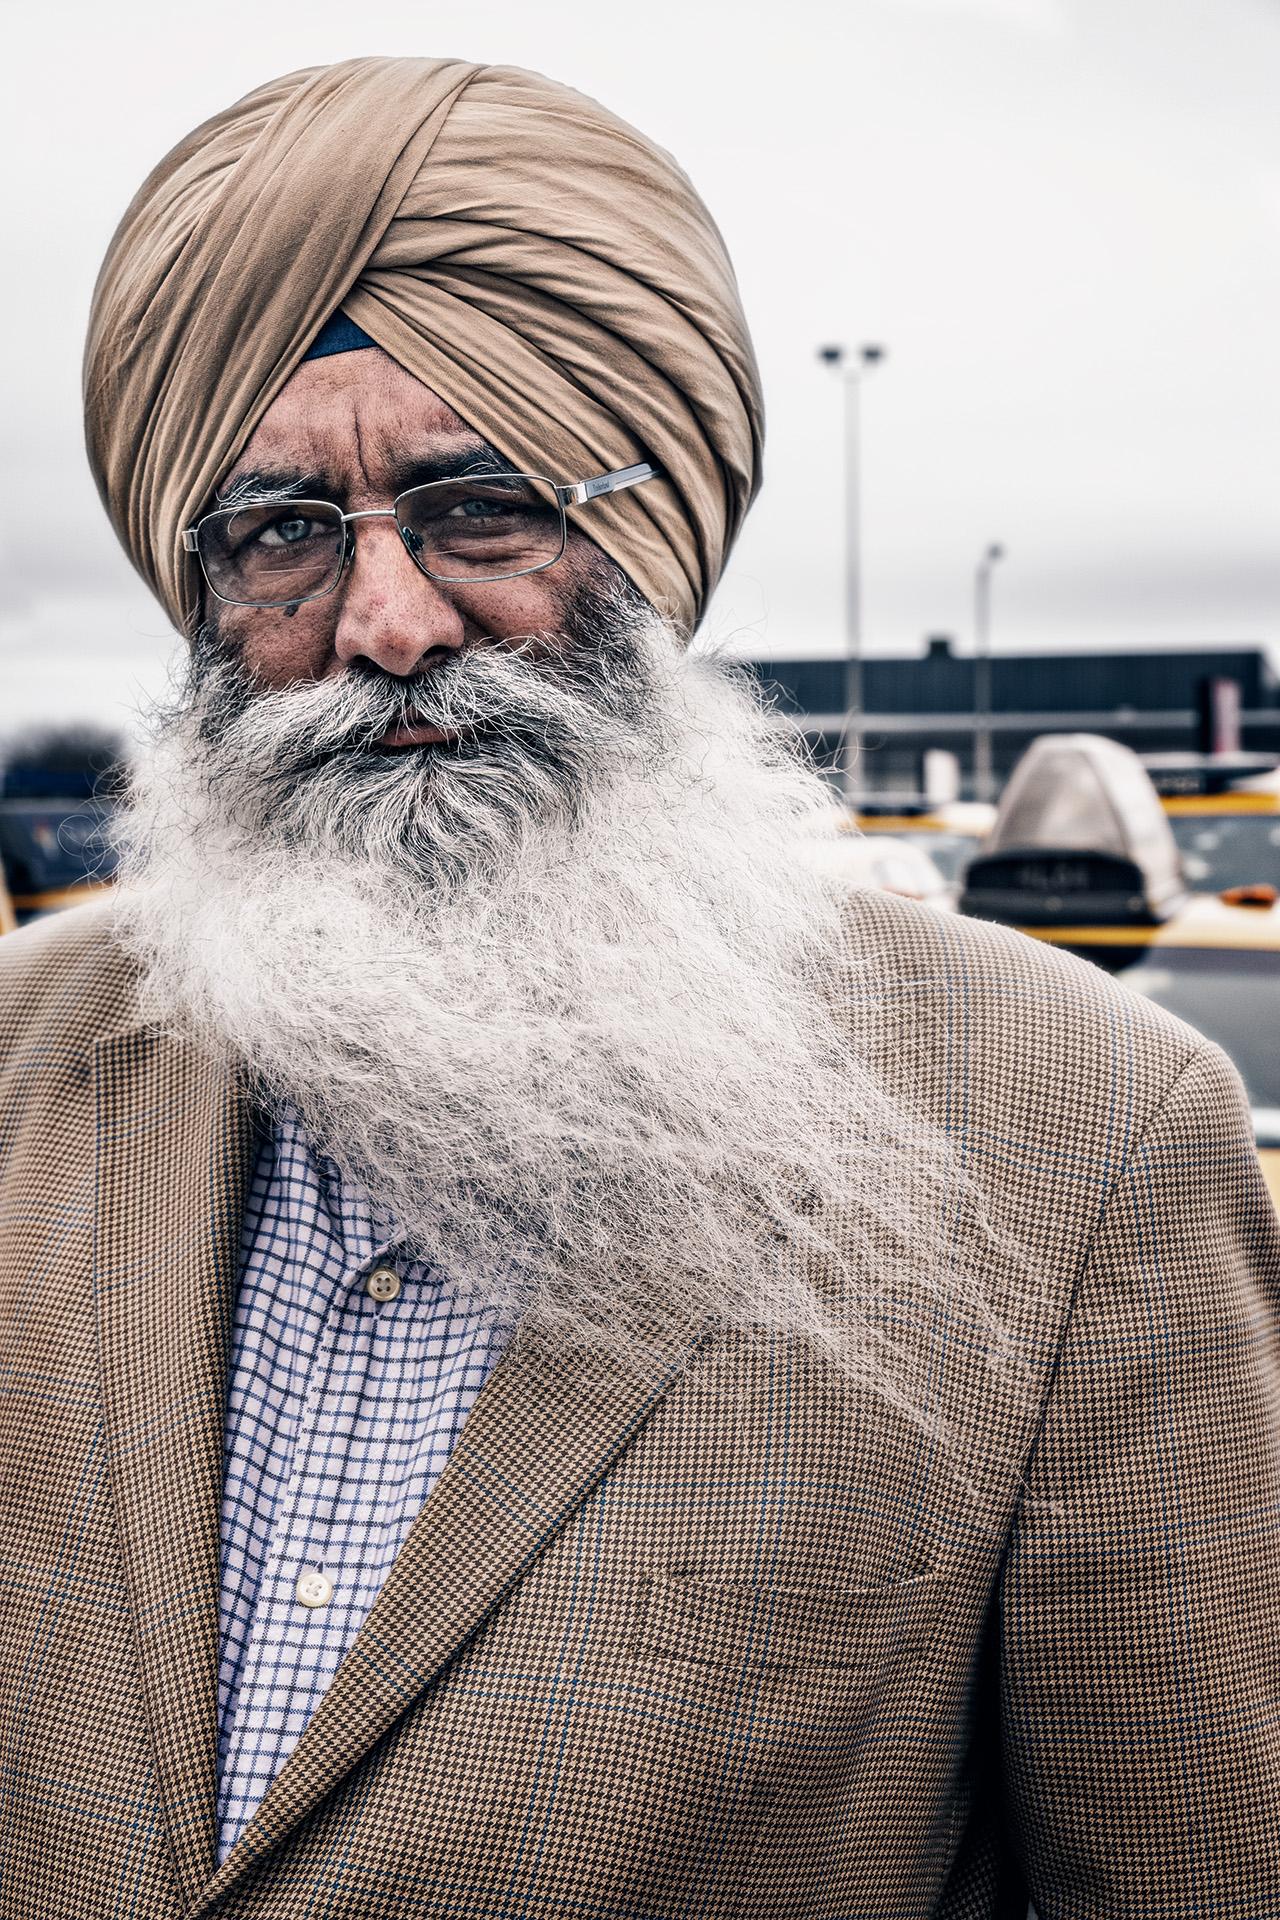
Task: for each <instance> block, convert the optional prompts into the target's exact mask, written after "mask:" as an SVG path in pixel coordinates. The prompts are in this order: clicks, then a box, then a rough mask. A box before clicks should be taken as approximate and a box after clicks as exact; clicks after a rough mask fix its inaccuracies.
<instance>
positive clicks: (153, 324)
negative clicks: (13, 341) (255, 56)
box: [85, 59, 762, 631]
mask: <svg viewBox="0 0 1280 1920" xmlns="http://www.w3.org/2000/svg"><path fill="white" fill-rule="evenodd" d="M338 307H341V308H342V309H343V311H344V312H346V313H347V314H349V315H350V317H351V319H353V320H354V321H355V322H356V324H357V325H358V326H359V327H362V328H363V329H364V331H365V332H366V333H368V334H369V335H371V337H372V338H373V339H374V340H375V341H376V342H377V343H378V345H379V346H381V347H383V348H385V350H386V351H387V352H388V353H389V354H391V355H392V356H393V358H394V359H396V360H397V361H398V362H399V363H400V364H401V365H402V366H403V367H405V368H406V369H407V370H408V371H409V372H410V373H412V374H414V375H416V377H417V378H418V379H420V380H422V381H424V382H425V383H426V384H427V385H428V386H429V387H432V388H433V389H434V390H435V391H436V392H437V393H438V394H439V395H440V396H441V398H442V399H444V400H446V401H447V402H448V403H449V404H450V405H451V406H452V407H453V408H454V410H455V411H456V412H457V413H459V414H460V415H461V416H462V418H463V419H464V420H466V421H467V422H468V424H469V425H471V426H472V427H473V428H475V429H476V431H477V432H479V433H480V434H482V435H483V436H484V437H485V438H486V439H488V440H489V441H490V442H492V444H493V445H494V446H495V447H496V448H497V449H498V450H499V452H501V453H502V454H503V455H505V456H506V458H507V459H509V460H511V461H512V463H513V464H514V465H515V467H516V468H517V470H519V471H521V472H526V473H543V474H547V475H548V476H549V477H550V478H552V479H553V480H560V481H563V480H580V479H585V478H587V477H588V476H590V475H592V474H596V473H602V472H606V471H610V470H612V469H614V468H618V467H625V466H629V465H631V464H633V463H634V462H636V461H639V460H650V461H652V462H653V464H654V465H656V466H657V467H659V468H660V469H661V470H662V472H663V474H664V475H665V476H666V477H665V478H664V479H662V480H657V481H650V482H648V483H647V484H646V485H645V486H643V487H637V488H634V489H633V490H631V491H630V492H627V493H623V494H618V495H616V496H606V497H604V498H602V499H599V500H597V501H594V502H593V503H592V504H591V505H590V506H589V507H588V508H586V509H585V510H583V509H581V508H578V509H573V508H571V509H570V517H571V518H574V519H576V520H577V521H578V524H579V525H580V526H581V527H582V528H583V530H584V531H585V532H587V533H589V534H590V535H591V537H592V538H593V539H594V540H596V541H597V542H598V543H599V545H600V546H601V547H602V548H603V549H604V550H605V552H606V553H608V554H609V555H610V556H611V557H612V558H613V559H614V560H615V561H616V562H617V563H618V565H619V566H620V567H621V568H622V569H623V570H624V572H626V573H627V574H628V576H629V577H630V578H631V579H632V580H633V581H634V582H635V584H636V585H637V586H638V587H639V588H640V590H641V592H642V593H644V594H645V596H646V597H647V598H648V599H649V600H651V601H652V602H653V603H654V604H655V605H656V606H658V607H659V608H660V609H662V610H663V611H665V612H667V613H669V614H670V615H672V616H674V617H675V618H676V619H678V620H680V621H681V622H682V623H683V624H685V625H686V626H688V627H689V628H692V627H693V625H694V624H695V623H696V621H697V619H698V616H699V614H700V613H701V610H702V607H703V605H704V604H705V602H706V599H707V596H708V595H709V594H710V592H711V589H712V588H713V587H714V585H715V583H716V580H717V579H718V577H719V575H720V572H721V570H722V568H723V566H724V562H725V559H726V557H727V555H728V552H729V548H730V547H731V545H732V543H733V540H734V537H735V535H736V534H737V531H738V528H739V526H740V525H741V522H742V518H743V516H744V514H745V512H746V510H747V507H748V506H749V504H750V502H751V499H752V497H753V495H754V493H755V491H756V488H757V486H758V484H759V471H760V452H761V436H762V409H761V401H760V389H759V378H758V374H757V371H756V366H755V360H754V357H753V354H752V349H751V341H750V337H749V335H748V333H747V328H746V322H745V320H744V318H743V315H742V310H741V306H740V303H739V299H738V290H737V285H736V282H735V280H734V276H733V269H732V267H731V266H730V264H729V259H728V256H727V254H726V252H725V247H724V242H723V240H722V239H721V237H720V234H719V232H718V230H717V228H716V226H715V224H714V222H713V221H712V219H711V216H710V214H709V213H708V212H707V210H706V208H705V207H704V206H703V204H702V202H701V200H700V199H699V198H698V196H697V194H696V193H695V191H694V189H693V187H692V185H691V184H690V182H689V181H688V179H686V177H685V175H684V174H683V173H682V172H681V171H680V169H679V168H678V167H677V166H676V164H675V162H674V161H673V160H672V159H671V158H670V156H669V155H668V154H666V153H664V152H663V151H662V150H661V149H660V148H658V147H656V146H654V145H653V143H652V142H651V141H649V140H647V139H645V138H644V136H643V135H641V134H639V133H637V132H636V131H635V129H634V128H632V127H629V126H627V125H626V124H625V122H623V121H621V120H618V119H616V118H615V117H614V116H613V115H612V114H610V113H607V112H606V111H605V110H604V109H603V108H602V107H600V106H599V105H597V104H596V102H595V101H593V100H589V99H587V98H586V97H585V96H584V95H582V94H579V93H575V92H573V91H572V90H570V89H569V88H567V87H563V86H560V85H557V84H556V83H555V82H553V81H550V80H546V79H543V78H542V77H541V76H540V75H538V74H533V73H525V72H523V71H521V70H520V69H518V68H514V67H486V66H474V65H471V64H469V63H467V62H464V61H459V60H402V59H361V60H347V61H343V62H341V63H340V64H339V65H336V66H331V67H318V68H309V69H307V70H305V71H303V72H300V73H293V74H289V75H287V76H286V77H285V78H283V79H281V80H275V81H272V82H270V83H269V84H268V85H266V86H263V87H259V88H258V89H257V90H256V91H255V92H253V93H251V94H249V95H247V96H246V97H245V99H243V100H241V101H239V102H237V104H236V105H235V106H233V107H230V108H228V109H227V111H226V112H224V113H221V114H218V115H216V116H215V117H214V118H213V119H212V120H208V121H206V122H205V123H204V125H203V126H200V127H197V128H196V130H195V131H194V132H193V133H191V134H189V135H188V136H187V138H186V139H185V140H183V141H181V142H180V143H179V144H178V145H177V146H176V147H175V148H174V149H173V151H172V152H171V153H169V154H168V155H167V156H166V157H165V159H164V160H162V161H161V162H160V164H159V166H158V167H156V169H155V170H154V172H153V173H152V174H151V175H150V177H149V178H148V179H147V180H146V181H145V182H144V183H143V185H142V187H141V189H140V191H139V192H138V194H137V195H136V197H135V198H134V200H133V202H132V203H131V205H130V206H129V208H128V210H127V211H126V213H125V215H124V218H123V220H122V221H121V223H120V226H119V228H118V229H117V231H116V234H115V237H114V239H113V240H112V242H111V246H110V248H109V250H108V252H107V257H106V260H105V261H104V263H103V267H102V272H101V274H100V275H99V278H98V284H97V287H96V289H95V292H94V298H93V306H92V311H91V315H90V321H89V334H88V342H87V346H86V351H85V423H86V438H87V443H88V448H89V458H90V461H91V464H92V466H93V470H94V475H95V478H96V479H97V482H98V486H99V490H100V492H101V494H102V497H103V500H104V502H105V504H106V507H107V511H108V513H109V514H110V515H111V519H112V522H113V524H114V526H115V528H116V531H117V533H118V534H119V536H120V539H121V541H122V542H123V544H124V546H125V549H126V551H127V552H128V554H129V556H130V558H131V559H132V561H133V563H134V565H135V566H136V567H137V568H138V570H139V572H140V573H141V574H142V575H143V576H144V578H145V579H146V580H147V581H148V582H149V583H150V585H151V587H152V588H153V590H154V591H155V593H156V594H157V595H158V596H159V598H160V600H161V601H162V602H163V603H164V605H165V607H166V608H167V609H168V611H169V614H170V616H171V617H172V619H173V620H174V621H175V623H176V624H177V625H178V626H179V627H181V628H182V629H183V630H184V631H189V630H190V626H191V623H192V621H193V618H194V617H195V615H196V611H197V608H198V605H199V579H198V575H196V574H195V573H194V572H193V568H194V566H195V562H194V560H193V558H192V557H191V556H190V555H188V554H184V553H183V552H182V551H181V549H180V541H179V535H180V533H181V530H182V529H183V528H184V527H187V526H190V525H191V524H192V522H193V521H194V520H195V519H197V518H198V517H199V515H200V514H201V513H202V512H205V511H206V510H207V509H208V507H209V505H210V502H211V497H212V494H213V490H214V487H215V485H216V484H217V482H218V481H219V479H220V478H221V477H222V476H223V474H225V472H226V471H227V469H228V467H229V466H230V464H231V463H232V461H233V460H234V459H235V457H236V455H237V454H238V453H239V451H240V449H241V448H242V447H243V445H244V443H245V441H246V440H247V439H248V437H249V435H250V434H251V433H252V432H253V430H254V428H255V427H256V425H257V423H258V422H259V420H260V419H261V418H262V415H263V414H264V412H265V411H266V409H267V408H268V407H269V406H270V404H271V402H272V400H273V399H274V398H275V396H276V395H277V394H278V393H279V391H280V389H281V387H282V386H283V385H284V384H285V382H286V381H287V380H288V378H289V376H290V374H292V373H293V371H294V369H295V368H296V367H297V366H298V365H299V363H300V362H301V361H302V359H303V358H304V357H305V355H306V353H307V349H308V347H309V346H310V345H311V343H312V341H313V340H314V338H315V336H316V334H317V333H318V331H319V329H320V328H321V326H322V325H323V324H324V323H325V322H326V321H327V320H328V319H329V318H330V316H331V315H332V314H333V313H334V312H335V310H336V309H337V308H338Z"/></svg>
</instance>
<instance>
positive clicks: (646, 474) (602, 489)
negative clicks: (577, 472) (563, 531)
mask: <svg viewBox="0 0 1280 1920" xmlns="http://www.w3.org/2000/svg"><path fill="white" fill-rule="evenodd" d="M661 478H662V472H661V469H660V468H658V467H651V466H650V465H649V462H648V461H647V460H642V461H640V463H639V464H638V465H637V466H634V467H619V468H618V469H617V471H616V472H615V473H601V474H597V476H596V478H595V479H594V480H576V481H574V482H572V484H570V485H569V486H564V487H557V488H556V497H557V498H558V500H559V502H560V504H561V506H562V507H584V506H585V505H586V503H587V501H588V500H598V499H599V498H600V495H601V494H602V493H623V492H625V490H626V489H627V488H628V487H638V486H639V485H640V482H641V481H642V480H661Z"/></svg>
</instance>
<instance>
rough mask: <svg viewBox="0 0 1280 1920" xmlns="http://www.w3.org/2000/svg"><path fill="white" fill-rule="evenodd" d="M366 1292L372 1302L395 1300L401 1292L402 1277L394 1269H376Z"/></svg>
mask: <svg viewBox="0 0 1280 1920" xmlns="http://www.w3.org/2000/svg"><path fill="white" fill-rule="evenodd" d="M364 1290H365V1292H366V1293H367V1294H368V1296H369V1298H370V1299H371V1300H394V1299H395V1297H396V1295H397V1294H398V1293H399V1291H400V1275H399V1274H398V1273H397V1272H396V1270H395V1268H394V1267H375V1268H374V1270H373V1272H372V1273H371V1274H370V1275H369V1277H368V1279H367V1280H366V1281H365V1283H364Z"/></svg>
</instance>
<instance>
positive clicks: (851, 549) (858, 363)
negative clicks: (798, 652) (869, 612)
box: [818, 346, 885, 805]
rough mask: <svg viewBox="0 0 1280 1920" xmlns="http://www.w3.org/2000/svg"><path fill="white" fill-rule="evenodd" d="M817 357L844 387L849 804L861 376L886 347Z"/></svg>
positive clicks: (855, 699)
mask: <svg viewBox="0 0 1280 1920" xmlns="http://www.w3.org/2000/svg"><path fill="white" fill-rule="evenodd" d="M818 358H819V360H821V361H822V362H823V364H824V365H825V366H828V367H833V368H835V369H836V371H837V372H838V373H839V374H840V376H841V384H842V386H843V387H844V636H845V664H844V731H843V735H842V739H841V753H840V777H841V785H842V787H843V789H844V796H845V799H846V801H847V802H848V803H849V804H850V805H852V804H853V802H854V799H855V797H856V794H857V791H858V786H859V784H860V781H861V768H860V766H859V761H860V760H861V757H862V735H863V725H862V709H863V702H862V445H861V439H862V432H861V430H862V419H861V404H860V403H861V399H862V381H863V378H864V376H865V375H866V373H867V372H868V370H869V369H870V368H872V367H876V366H879V365H880V363H881V361H883V360H884V358H885V349H884V348H883V347H877V346H863V347H859V348H858V349H857V351H856V352H855V353H852V354H851V353H850V352H849V350H848V348H847V347H842V346H829V347H819V348H818Z"/></svg>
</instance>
